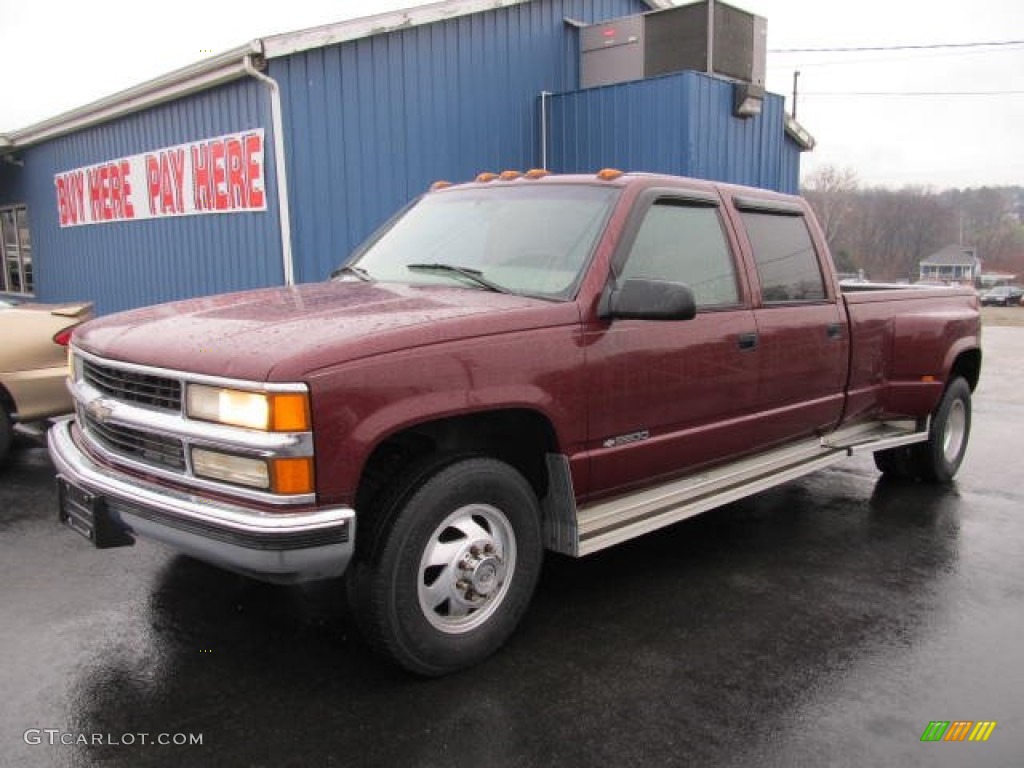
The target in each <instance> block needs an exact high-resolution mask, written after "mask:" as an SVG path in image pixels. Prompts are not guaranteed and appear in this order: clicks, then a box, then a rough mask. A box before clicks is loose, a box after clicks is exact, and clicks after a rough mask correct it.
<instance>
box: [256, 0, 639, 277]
mask: <svg viewBox="0 0 1024 768" xmlns="http://www.w3.org/2000/svg"><path fill="white" fill-rule="evenodd" d="M646 10H649V6H648V5H647V4H646V3H643V2H639V0H535V1H534V2H529V3H523V4H519V5H514V6H510V7H507V8H502V9H496V10H491V11H485V12H482V13H477V14H473V15H470V16H463V17H460V18H457V19H452V20H451V21H443V22H438V23H435V24H429V25H424V26H419V27H413V28H410V29H405V30H400V31H396V32H391V33H388V34H384V35H377V36H374V37H370V38H365V39H362V40H356V41H352V42H348V43H343V44H340V45H334V46H330V47H326V48H318V49H314V50H310V51H305V52H302V53H298V54H295V55H292V56H287V57H282V58H280V59H272V60H271V61H270V75H271V76H272V77H274V78H275V79H277V80H278V81H279V82H280V83H281V87H282V91H283V98H284V103H285V109H284V112H285V135H286V137H287V139H288V163H289V178H290V181H291V201H292V210H293V217H292V218H293V232H294V237H293V243H294V248H295V254H296V276H297V279H299V280H319V279H322V278H323V277H325V276H326V275H327V274H328V273H329V272H330V270H331V269H332V268H333V267H335V266H337V265H338V264H339V263H340V262H341V261H342V260H343V258H344V257H345V256H346V254H348V253H349V252H350V251H351V250H352V248H353V247H355V246H356V245H357V244H358V243H359V242H361V241H362V240H363V239H365V237H366V236H367V235H369V234H370V233H371V232H372V231H373V230H374V229H375V228H376V227H377V226H378V225H380V224H382V223H383V222H384V221H385V220H386V219H387V218H388V217H389V216H390V215H391V214H392V213H394V212H395V211H396V210H398V209H399V208H400V207H401V206H402V205H404V204H405V203H406V202H408V201H409V200H411V199H412V198H414V197H416V196H417V195H419V194H420V193H422V192H424V191H426V189H427V188H428V187H429V186H430V184H431V183H432V182H433V181H436V180H438V179H442V178H443V179H449V180H452V181H465V180H468V179H470V178H472V177H473V176H475V175H476V174H477V173H479V172H480V171H484V170H497V171H500V170H503V169H506V168H516V169H526V168H530V167H534V166H536V165H539V164H540V144H539V134H540V122H539V109H540V107H539V105H540V93H541V91H545V90H546V91H550V92H556V91H563V90H568V89H571V88H575V87H577V83H578V79H579V74H578V73H579V64H578V58H579V57H578V36H577V33H576V32H575V30H573V29H572V28H571V27H569V26H568V25H567V24H566V22H565V20H566V19H567V18H571V19H574V20H578V21H586V22H593V21H598V20H604V19H610V18H616V17H619V16H625V15H629V14H633V13H640V12H643V11H646Z"/></svg>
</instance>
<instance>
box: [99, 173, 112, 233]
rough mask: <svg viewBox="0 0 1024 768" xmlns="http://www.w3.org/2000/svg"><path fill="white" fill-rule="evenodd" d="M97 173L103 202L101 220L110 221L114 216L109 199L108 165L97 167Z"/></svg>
mask: <svg viewBox="0 0 1024 768" xmlns="http://www.w3.org/2000/svg"><path fill="white" fill-rule="evenodd" d="M97 175H98V176H99V177H100V196H101V197H100V200H101V202H102V204H103V220H104V221H110V220H111V219H113V218H114V209H113V207H112V206H111V199H110V166H109V165H104V166H103V167H102V168H100V169H99V171H98V172H97Z"/></svg>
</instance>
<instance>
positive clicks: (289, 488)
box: [270, 456, 313, 494]
mask: <svg viewBox="0 0 1024 768" xmlns="http://www.w3.org/2000/svg"><path fill="white" fill-rule="evenodd" d="M270 490H272V491H273V492H274V493H283V494H296V493H312V492H313V458H312V457H311V456H299V457H294V458H285V459H271V460H270Z"/></svg>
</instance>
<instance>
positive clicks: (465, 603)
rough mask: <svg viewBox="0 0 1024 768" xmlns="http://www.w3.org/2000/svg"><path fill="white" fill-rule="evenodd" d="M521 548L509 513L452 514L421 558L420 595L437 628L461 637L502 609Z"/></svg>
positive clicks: (479, 509)
mask: <svg viewBox="0 0 1024 768" xmlns="http://www.w3.org/2000/svg"><path fill="white" fill-rule="evenodd" d="M515 562H516V543H515V534H514V532H513V530H512V524H511V523H510V522H509V520H508V518H507V517H506V516H505V514H504V513H503V512H502V511H501V510H499V509H497V508H496V507H492V506H490V505H488V504H470V505H468V506H465V507H461V508H460V509H457V510H456V511H455V512H453V513H452V514H450V515H449V516H448V517H447V518H446V519H445V520H444V522H442V523H441V524H440V525H439V526H438V527H437V528H436V529H435V530H434V532H433V534H431V536H430V539H429V540H428V541H427V544H426V547H425V548H424V550H423V555H422V557H421V558H420V568H419V582H418V585H417V596H418V597H419V603H420V609H421V610H422V611H423V615H424V617H425V618H426V619H427V621H428V622H430V624H431V625H433V626H434V627H435V628H436V629H439V630H441V631H442V632H446V633H449V634H461V633H463V632H468V631H470V630H472V629H475V628H476V627H479V626H480V625H481V624H483V623H484V622H485V621H487V619H488V618H490V617H491V616H492V615H493V614H494V612H495V611H496V610H497V608H498V606H499V605H500V604H501V602H502V601H503V600H504V598H505V595H506V594H507V592H508V586H509V583H510V581H511V578H512V575H513V574H514V572H515Z"/></svg>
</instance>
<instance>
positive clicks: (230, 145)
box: [225, 139, 249, 208]
mask: <svg viewBox="0 0 1024 768" xmlns="http://www.w3.org/2000/svg"><path fill="white" fill-rule="evenodd" d="M225 144H226V152H227V160H226V165H227V172H228V206H229V207H230V208H248V207H249V195H248V194H246V192H247V189H246V183H245V173H244V169H243V164H242V142H240V141H239V140H238V139H228V140H227V141H226V142H225Z"/></svg>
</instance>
